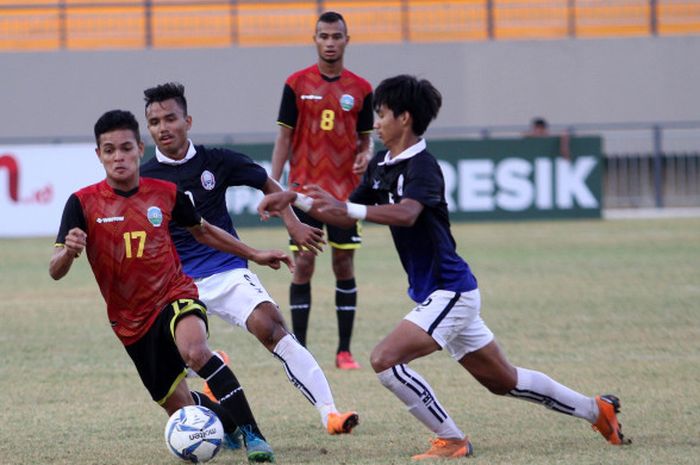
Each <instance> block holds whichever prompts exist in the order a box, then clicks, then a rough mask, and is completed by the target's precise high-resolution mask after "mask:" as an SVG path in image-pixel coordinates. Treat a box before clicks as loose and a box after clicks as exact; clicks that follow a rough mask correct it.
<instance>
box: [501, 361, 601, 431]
mask: <svg viewBox="0 0 700 465" xmlns="http://www.w3.org/2000/svg"><path fill="white" fill-rule="evenodd" d="M515 369H516V370H517V372H518V382H517V384H516V385H515V389H513V390H511V391H510V392H509V393H508V394H507V395H508V396H510V397H515V398H516V399H520V400H526V401H528V402H534V403H536V404H540V405H543V406H545V407H547V408H548V409H550V410H554V411H555V412H559V413H564V414H566V415H573V416H575V417H578V418H584V419H586V420H588V421H589V422H591V423H594V422H595V421H596V419H597V418H598V406H597V404H596V401H595V399H594V398H593V397H586V396H584V395H583V394H580V393H578V392H576V391H574V390H572V389H569V388H568V387H566V386H564V385H562V384H559V383H557V382H556V381H554V380H553V379H552V378H550V377H549V376H547V375H545V374H544V373H540V372H539V371H534V370H528V369H526V368H520V367H516V368H515Z"/></svg>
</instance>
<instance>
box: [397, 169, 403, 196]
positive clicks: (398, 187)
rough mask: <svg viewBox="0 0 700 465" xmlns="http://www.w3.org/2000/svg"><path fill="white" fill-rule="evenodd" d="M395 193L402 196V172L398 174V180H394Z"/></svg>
mask: <svg viewBox="0 0 700 465" xmlns="http://www.w3.org/2000/svg"><path fill="white" fill-rule="evenodd" d="M396 195H398V196H399V197H403V174H401V175H399V180H398V181H396Z"/></svg>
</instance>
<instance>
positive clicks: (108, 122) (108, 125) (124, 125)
mask: <svg viewBox="0 0 700 465" xmlns="http://www.w3.org/2000/svg"><path fill="white" fill-rule="evenodd" d="M119 129H127V130H130V131H131V132H133V133H134V137H135V138H136V142H138V143H141V134H140V132H139V122H138V121H136V117H135V116H134V114H133V113H131V112H130V111H126V110H110V111H108V112H107V113H105V114H104V115H102V116H100V118H99V119H98V120H97V122H96V123H95V142H96V143H97V145H98V146H99V145H100V136H101V135H102V134H105V133H107V132H112V131H116V130H119Z"/></svg>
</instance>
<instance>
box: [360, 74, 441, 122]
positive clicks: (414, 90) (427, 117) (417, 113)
mask: <svg viewBox="0 0 700 465" xmlns="http://www.w3.org/2000/svg"><path fill="white" fill-rule="evenodd" d="M372 105H373V106H374V110H375V111H378V110H379V108H380V107H381V106H382V105H384V106H386V107H387V108H388V109H389V110H391V111H392V112H393V113H394V116H399V115H400V114H402V113H403V112H405V111H407V112H408V113H409V114H410V115H411V117H412V118H413V123H412V125H411V129H412V130H413V133H414V134H415V135H417V136H421V135H423V133H424V132H425V130H426V129H428V125H429V124H430V122H431V121H432V120H434V119H435V117H437V115H438V112H439V111H440V107H441V106H442V95H440V92H439V91H438V90H437V89H436V88H435V87H434V86H433V85H432V84H431V83H430V81H428V80H427V79H420V80H419V79H418V78H416V77H415V76H410V75H407V74H401V75H399V76H394V77H391V78H388V79H384V80H383V81H382V82H381V83H379V85H378V86H377V88H376V89H375V90H374V99H373V101H372Z"/></svg>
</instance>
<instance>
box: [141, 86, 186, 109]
mask: <svg viewBox="0 0 700 465" xmlns="http://www.w3.org/2000/svg"><path fill="white" fill-rule="evenodd" d="M143 95H144V100H145V101H146V110H148V106H149V105H150V104H152V103H154V102H164V101H166V100H170V99H174V100H175V102H176V103H177V105H178V106H179V107H180V108H182V111H183V112H184V113H185V116H187V99H186V98H185V86H183V85H182V84H180V83H179V82H166V83H165V84H160V85H158V86H155V87H151V88H150V89H146V90H144V91H143Z"/></svg>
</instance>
